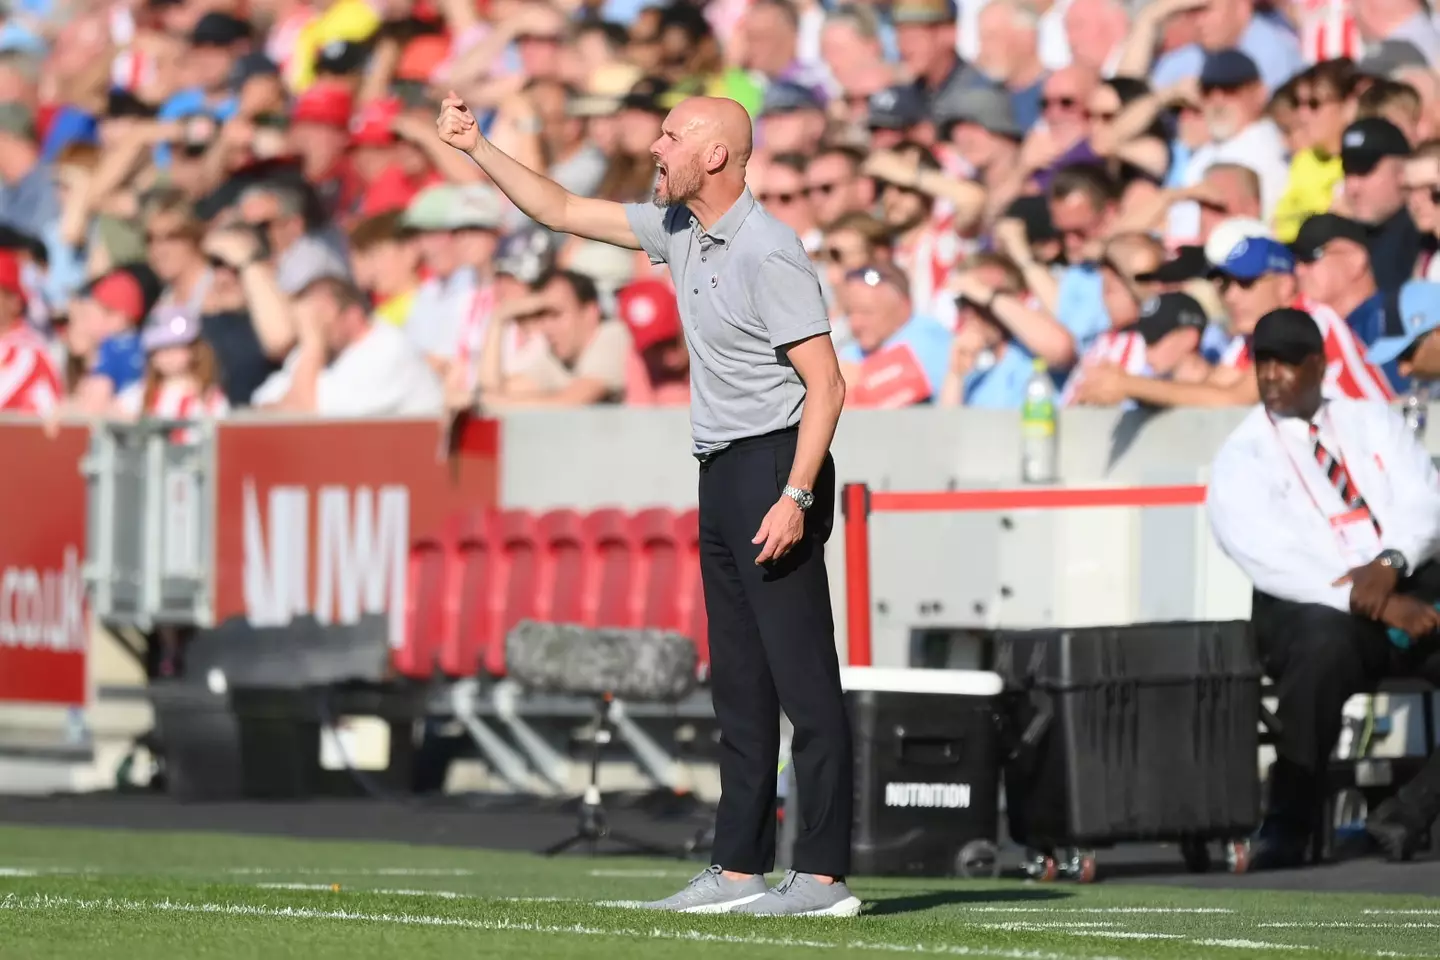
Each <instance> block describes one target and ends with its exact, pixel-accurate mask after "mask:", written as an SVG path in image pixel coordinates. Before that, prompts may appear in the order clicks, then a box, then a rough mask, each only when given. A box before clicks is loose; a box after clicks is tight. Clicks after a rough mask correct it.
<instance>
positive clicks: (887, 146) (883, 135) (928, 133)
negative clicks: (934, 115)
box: [865, 84, 935, 150]
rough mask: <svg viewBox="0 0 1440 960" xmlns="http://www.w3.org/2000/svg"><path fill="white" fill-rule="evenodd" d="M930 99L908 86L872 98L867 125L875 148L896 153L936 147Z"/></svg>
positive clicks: (866, 107) (867, 102)
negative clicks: (909, 146)
mask: <svg viewBox="0 0 1440 960" xmlns="http://www.w3.org/2000/svg"><path fill="white" fill-rule="evenodd" d="M929 102H930V101H929V98H927V97H926V95H925V94H924V93H923V92H921V91H920V89H919V88H917V87H915V86H911V85H909V84H906V85H904V86H898V87H887V88H885V89H883V90H880V91H877V92H876V93H874V94H871V96H870V99H869V100H868V101H866V104H865V124H866V129H867V132H868V135H869V136H868V139H869V141H870V144H871V146H873V147H875V148H876V149H877V150H896V149H899V148H900V147H901V146H903V145H905V144H916V145H918V146H923V147H929V146H933V145H934V143H935V125H934V124H933V123H932V122H931V121H930V107H929Z"/></svg>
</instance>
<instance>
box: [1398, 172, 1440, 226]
mask: <svg viewBox="0 0 1440 960" xmlns="http://www.w3.org/2000/svg"><path fill="white" fill-rule="evenodd" d="M1403 185H1404V187H1405V204H1406V206H1408V207H1409V208H1410V218H1411V219H1412V220H1414V221H1415V226H1416V227H1418V228H1419V229H1420V231H1421V232H1422V233H1434V232H1435V230H1436V228H1437V227H1440V217H1437V210H1440V206H1437V203H1436V201H1437V199H1440V160H1437V159H1436V158H1434V157H1416V158H1415V159H1413V160H1407V161H1406V162H1405V171H1404V182H1403Z"/></svg>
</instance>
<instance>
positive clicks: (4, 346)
mask: <svg viewBox="0 0 1440 960" xmlns="http://www.w3.org/2000/svg"><path fill="white" fill-rule="evenodd" d="M63 395H64V386H63V385H62V383H61V380H60V372H59V370H57V369H56V367H55V362H54V360H53V359H52V358H51V356H50V353H49V350H48V349H47V348H46V344H45V341H44V340H43V339H42V338H41V337H40V336H38V335H37V334H36V333H35V332H34V331H33V330H31V329H30V327H29V326H28V325H27V324H26V322H25V288H24V286H23V285H22V284H21V282H20V261H19V258H18V257H16V256H15V254H14V253H12V252H10V251H8V250H5V251H0V410H3V411H5V412H7V413H30V414H40V415H46V416H48V415H50V414H52V413H53V412H54V411H55V409H56V408H57V406H58V404H59V402H60V398H61V397H62V396H63Z"/></svg>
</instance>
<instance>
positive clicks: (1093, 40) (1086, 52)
mask: <svg viewBox="0 0 1440 960" xmlns="http://www.w3.org/2000/svg"><path fill="white" fill-rule="evenodd" d="M1050 12H1051V13H1055V12H1059V13H1060V15H1061V17H1062V22H1063V29H1064V43H1065V46H1066V47H1067V48H1068V50H1067V53H1068V57H1067V59H1066V60H1065V62H1063V63H1061V62H1051V61H1047V62H1046V65H1047V66H1049V67H1050V68H1051V69H1062V68H1064V67H1068V66H1076V67H1079V68H1081V69H1082V70H1085V71H1086V72H1088V73H1093V74H1096V75H1097V76H1101V77H1105V78H1106V79H1109V78H1110V77H1116V76H1122V75H1124V74H1123V71H1122V70H1121V69H1120V58H1121V56H1122V54H1123V53H1124V48H1123V43H1124V40H1125V37H1126V35H1127V34H1129V32H1130V16H1129V14H1127V13H1126V12H1125V7H1124V6H1123V5H1122V4H1120V3H1117V2H1115V0H1070V2H1069V3H1057V4H1055V5H1054V6H1052V7H1051V8H1050ZM1048 16H1049V14H1047V15H1046V16H1042V17H1041V18H1040V25H1041V26H1040V29H1041V31H1042V37H1041V46H1042V48H1043V46H1044V42H1043V41H1044V38H1043V31H1044V27H1045V21H1046V19H1047V17H1048ZM1041 52H1042V56H1043V52H1044V51H1043V49H1042V51H1041ZM1139 72H1141V73H1143V72H1144V71H1143V70H1142V71H1139Z"/></svg>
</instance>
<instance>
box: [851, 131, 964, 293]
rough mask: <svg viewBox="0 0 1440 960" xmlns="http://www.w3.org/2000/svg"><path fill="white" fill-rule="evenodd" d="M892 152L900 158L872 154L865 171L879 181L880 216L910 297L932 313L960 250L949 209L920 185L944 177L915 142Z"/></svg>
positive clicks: (933, 156)
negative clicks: (880, 159)
mask: <svg viewBox="0 0 1440 960" xmlns="http://www.w3.org/2000/svg"><path fill="white" fill-rule="evenodd" d="M893 155H894V156H896V157H898V158H899V159H900V160H902V161H903V162H900V163H895V164H886V165H884V166H883V167H877V166H876V164H875V162H874V161H875V160H876V159H877V158H875V157H872V158H871V161H870V162H869V163H867V172H868V173H870V174H871V175H872V176H874V177H876V178H877V179H879V180H880V181H882V184H883V185H882V186H881V188H880V213H881V219H882V220H884V222H885V225H886V226H887V227H889V229H890V232H891V234H892V236H893V237H894V240H893V243H892V250H893V254H894V259H895V263H896V265H897V266H899V267H900V269H901V270H902V271H903V272H904V273H905V275H906V276H908V277H909V278H910V302H911V303H914V304H919V305H920V309H922V310H923V311H925V312H926V313H933V312H934V309H935V307H936V306H937V304H938V301H939V300H940V299H942V298H943V297H944V278H945V277H946V275H947V274H948V273H949V272H950V270H951V268H953V267H954V266H955V264H956V262H958V260H959V258H960V257H961V255H962V253H963V251H962V249H961V245H960V243H959V240H958V238H957V237H956V235H955V231H954V230H953V229H952V223H951V217H950V213H949V211H948V210H947V209H946V208H945V207H944V206H943V205H940V204H937V203H936V201H935V197H934V195H933V194H931V193H928V192H927V191H926V190H925V189H924V188H925V187H930V188H931V189H935V187H934V183H935V182H936V181H938V180H944V179H945V178H944V177H943V176H937V174H939V172H940V163H939V161H937V160H936V159H935V155H934V154H933V153H932V152H931V151H929V150H927V149H926V148H924V147H921V146H919V145H918V144H905V145H903V146H902V147H901V148H900V149H898V150H896V151H894V154H893Z"/></svg>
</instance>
